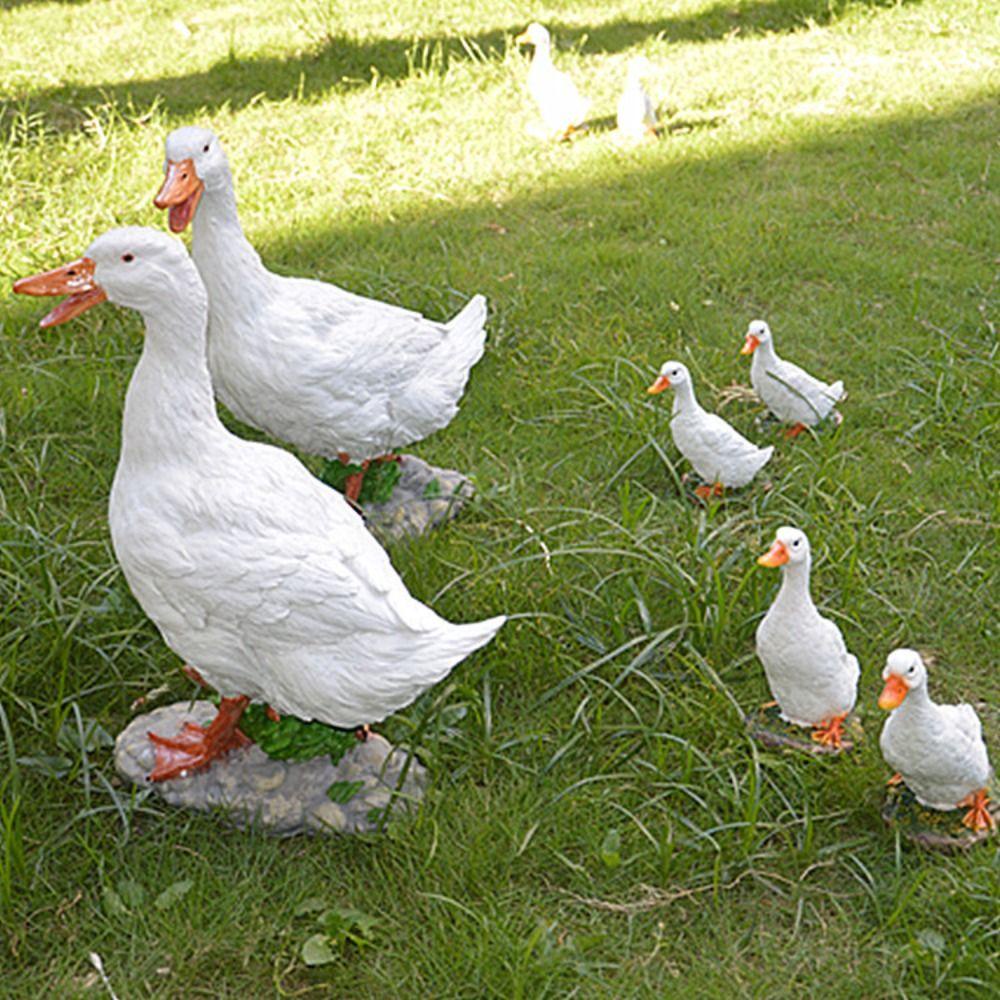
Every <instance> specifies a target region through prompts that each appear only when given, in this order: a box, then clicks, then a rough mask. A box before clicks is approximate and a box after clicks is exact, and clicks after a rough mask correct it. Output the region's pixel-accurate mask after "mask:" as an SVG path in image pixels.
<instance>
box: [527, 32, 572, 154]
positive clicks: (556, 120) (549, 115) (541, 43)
mask: <svg viewBox="0 0 1000 1000" xmlns="http://www.w3.org/2000/svg"><path fill="white" fill-rule="evenodd" d="M514 41H515V42H516V43H517V44H518V45H533V46H534V48H535V54H534V56H533V57H532V59H531V68H530V69H529V70H528V93H530V94H531V96H532V97H533V98H534V101H535V104H536V105H537V106H538V110H539V112H540V113H541V116H542V121H543V123H544V125H545V129H546V132H547V134H548V135H549V136H551V137H552V138H554V139H557V140H563V139H568V138H569V137H570V136H571V135H572V134H573V132H575V131H576V130H577V129H579V128H580V127H581V126H582V125H583V122H584V119H585V118H586V117H587V112H588V111H589V110H590V101H589V100H587V98H586V97H584V96H583V95H582V94H581V93H580V91H579V90H577V89H576V84H575V83H573V81H572V80H571V79H570V78H569V77H568V76H567V75H566V74H565V73H563V72H562V71H561V70H558V69H556V66H555V63H553V62H552V39H551V37H550V35H549V32H548V29H547V28H546V27H544V25H541V24H539V23H538V22H537V21H535V22H533V23H532V24H529V25H528V27H527V28H526V29H525V30H524V31H523V32H522V33H521V34H520V35H518V36H517V38H515V39H514Z"/></svg>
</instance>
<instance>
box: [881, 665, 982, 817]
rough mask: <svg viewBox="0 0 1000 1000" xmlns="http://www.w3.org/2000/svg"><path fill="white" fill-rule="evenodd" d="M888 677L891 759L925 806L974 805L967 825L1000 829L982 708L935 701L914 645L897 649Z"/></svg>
mask: <svg viewBox="0 0 1000 1000" xmlns="http://www.w3.org/2000/svg"><path fill="white" fill-rule="evenodd" d="M882 680H883V681H885V688H884V689H883V691H882V694H881V696H880V697H879V700H878V704H879V708H883V709H886V710H890V711H891V714H890V715H889V718H888V719H886V722H885V726H884V727H883V728H882V736H881V737H880V739H879V746H880V747H881V749H882V756H883V757H884V758H885V761H886V763H887V764H888V765H889V766H890V767H891V768H892V769H893V770H894V771H896V772H897V774H898V776H899V778H902V780H903V781H904V782H905V783H906V786H907V787H908V788H909V789H910V791H912V792H913V794H914V795H915V796H916V797H917V801H918V802H920V803H921V805H924V806H927V808H928V809H939V810H942V811H948V810H951V809H968V812H967V813H966V814H965V816H964V817H963V819H962V822H963V823H964V824H965V825H966V826H967V827H969V828H970V829H972V830H985V829H991V830H992V829H995V827H996V820H995V819H994V818H993V815H992V814H991V812H990V809H989V796H988V795H987V790H986V789H987V785H988V784H989V781H990V775H991V773H992V772H991V769H990V761H989V756H988V754H987V752H986V743H985V742H984V741H983V727H982V726H981V725H980V722H979V716H977V715H976V710H975V709H974V708H973V707H972V706H971V705H937V704H935V703H934V702H933V701H931V696H930V694H929V693H928V691H927V668H926V667H925V666H924V661H923V660H922V659H921V658H920V654H919V653H918V652H916V650H913V649H894V650H893V651H892V652H891V653H890V654H889V656H888V658H887V659H886V662H885V669H884V670H883V671H882ZM893 780H896V779H895V777H894V778H893Z"/></svg>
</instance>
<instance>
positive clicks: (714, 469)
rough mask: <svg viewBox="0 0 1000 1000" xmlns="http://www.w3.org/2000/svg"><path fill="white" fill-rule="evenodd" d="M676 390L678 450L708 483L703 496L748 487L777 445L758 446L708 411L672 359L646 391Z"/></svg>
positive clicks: (700, 492) (672, 422) (701, 490)
mask: <svg viewBox="0 0 1000 1000" xmlns="http://www.w3.org/2000/svg"><path fill="white" fill-rule="evenodd" d="M664 389H673V390H674V408H673V416H672V417H671V418H670V431H671V433H672V434H673V438H674V444H675V445H677V450H678V451H679V452H680V453H681V454H682V455H683V456H684V457H685V458H686V459H687V460H688V461H689V462H690V463H691V464H692V465H693V466H694V471H695V472H697V473H698V475H699V476H701V478H702V479H703V480H705V485H702V486H699V487H698V488H697V489H696V490H695V492H696V493H697V494H698V496H700V497H702V499H706V498H707V497H709V496H711V495H713V494H715V495H716V496H718V495H720V494H721V493H722V490H723V488H724V487H727V486H728V487H734V488H737V489H738V488H739V487H741V486H746V485H747V483H749V482H750V481H751V480H752V479H753V477H754V476H756V475H757V473H758V472H759V471H760V470H761V469H762V468H763V467H764V466H765V465H766V464H767V462H768V460H769V459H770V458H771V454H772V452H773V451H774V447H773V446H770V445H769V446H768V447H767V448H758V447H757V446H756V445H755V444H752V443H751V442H749V441H748V440H747V439H746V438H745V437H743V435H742V434H740V432H739V431H737V430H736V429H735V428H733V427H731V426H730V425H729V424H727V423H726V421H725V420H723V419H722V417H717V416H716V415H715V414H714V413H708V412H706V411H705V410H704V409H702V407H701V406H700V404H699V403H698V400H697V399H696V398H695V395H694V386H693V385H692V384H691V375H690V373H689V372H688V370H687V367H686V366H685V365H683V364H681V362H680V361H668V362H667V363H666V364H665V365H663V366H662V367H661V368H660V374H659V376H658V377H657V379H656V381H655V382H653V384H652V385H651V386H650V387H649V388H648V389H647V390H646V391H647V392H649V393H652V394H656V393H660V392H663V391H664Z"/></svg>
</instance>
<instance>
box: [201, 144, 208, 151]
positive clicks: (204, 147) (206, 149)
mask: <svg viewBox="0 0 1000 1000" xmlns="http://www.w3.org/2000/svg"><path fill="white" fill-rule="evenodd" d="M208 147H209V143H207V142H206V143H205V145H204V146H202V147H201V151H202V152H203V153H207V152H208Z"/></svg>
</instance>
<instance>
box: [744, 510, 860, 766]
mask: <svg viewBox="0 0 1000 1000" xmlns="http://www.w3.org/2000/svg"><path fill="white" fill-rule="evenodd" d="M757 562H758V563H759V564H760V565H761V566H771V567H774V566H781V567H782V579H781V589H780V590H779V591H778V596H777V597H776V598H775V599H774V603H773V604H772V605H771V607H770V608H769V609H768V612H767V614H766V615H765V616H764V618H763V620H762V621H761V623H760V625H758V626H757V656H758V657H759V658H760V662H761V663H762V664H763V665H764V673H765V674H766V675H767V682H768V684H769V685H770V688H771V694H772V695H773V696H774V699H775V701H777V703H778V708H779V709H780V711H781V717H782V718H783V719H784V720H785V721H786V722H791V723H792V724H793V725H796V726H806V727H812V729H813V734H812V738H813V739H814V740H816V741H817V742H818V743H821V744H823V745H824V746H830V747H833V748H835V749H839V748H840V747H841V745H842V742H843V723H844V720H845V719H846V718H847V716H848V715H849V714H850V712H851V709H853V708H854V703H855V701H856V700H857V694H858V677H859V675H860V673H861V669H860V667H859V666H858V661H857V658H856V657H854V656H852V655H851V654H850V653H849V652H848V651H847V646H846V645H845V644H844V637H843V636H842V635H841V634H840V629H839V628H837V626H836V625H835V624H834V623H833V622H832V621H830V619H829V618H824V617H823V616H822V615H821V614H820V613H819V612H818V611H817V610H816V605H815V604H813V600H812V596H811V595H810V593H809V568H810V562H811V558H810V554H809V539H808V538H806V534H805V532H804V531H800V530H799V529H798V528H791V527H783V528H779V529H778V530H777V532H776V533H775V538H774V544H773V545H772V546H771V548H770V550H769V551H768V552H767V553H766V554H765V555H762V556H761V557H760V558H759V559H758V560H757Z"/></svg>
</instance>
